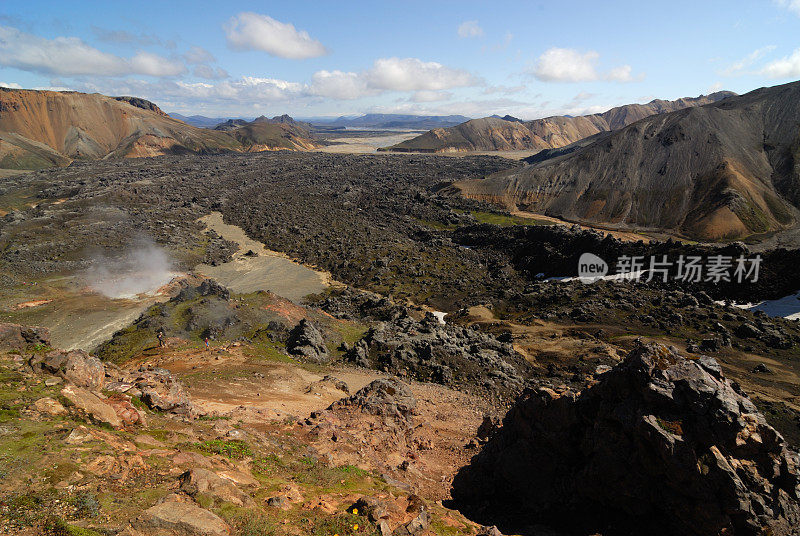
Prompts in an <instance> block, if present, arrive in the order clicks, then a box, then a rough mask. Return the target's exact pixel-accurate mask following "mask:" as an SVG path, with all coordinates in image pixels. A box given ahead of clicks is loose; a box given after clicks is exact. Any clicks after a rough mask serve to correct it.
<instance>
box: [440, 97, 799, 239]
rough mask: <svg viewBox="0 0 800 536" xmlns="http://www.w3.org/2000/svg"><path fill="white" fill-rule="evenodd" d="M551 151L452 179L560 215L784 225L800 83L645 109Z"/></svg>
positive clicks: (630, 221)
mask: <svg viewBox="0 0 800 536" xmlns="http://www.w3.org/2000/svg"><path fill="white" fill-rule="evenodd" d="M555 153H563V154H555V155H553V157H544V158H539V159H538V160H540V161H538V162H534V163H532V164H530V165H527V166H524V167H519V168H515V169H511V170H507V171H503V172H499V173H497V174H494V175H492V176H490V177H488V178H486V179H478V180H472V181H464V182H461V183H458V184H457V185H456V188H457V189H459V190H460V191H461V193H463V194H464V195H466V196H468V197H470V198H473V199H481V200H484V201H490V202H494V203H498V204H502V205H504V206H508V207H516V208H520V209H524V210H528V211H531V212H536V213H540V214H546V215H549V216H554V217H559V218H563V219H566V220H569V221H576V222H583V223H586V224H589V225H593V224H600V225H603V226H611V227H617V228H627V229H630V228H637V229H655V230H660V231H666V232H668V233H670V234H675V235H678V236H685V237H689V238H696V239H703V240H720V239H736V238H742V237H746V236H749V235H754V234H760V233H768V232H772V231H777V230H781V229H785V228H789V227H793V226H796V224H797V222H798V214H800V213H799V212H798V210H797V207H799V206H800V82H794V83H790V84H785V85H781V86H775V87H770V88H761V89H757V90H755V91H752V92H750V93H747V94H746V95H742V96H735V97H728V98H726V99H724V100H721V101H719V102H716V103H712V104H707V105H704V106H695V107H691V108H686V109H683V110H679V111H676V112H671V113H665V114H658V115H653V116H650V117H647V118H645V119H642V120H640V121H637V122H635V123H633V124H631V125H629V126H627V127H625V128H623V129H621V130H618V131H614V132H611V133H605V134H601V135H597V136H596V137H595V138H592V139H590V140H584V141H583V142H579V143H578V144H577V147H576V148H575V150H572V151H571V150H570V148H565V149H563V150H562V151H555ZM534 160H537V159H534Z"/></svg>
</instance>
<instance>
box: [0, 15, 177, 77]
mask: <svg viewBox="0 0 800 536" xmlns="http://www.w3.org/2000/svg"><path fill="white" fill-rule="evenodd" d="M0 65H3V66H6V67H14V68H17V69H21V70H23V71H31V72H37V73H45V74H57V75H63V76H82V75H94V76H122V75H128V74H143V75H149V76H176V75H179V74H182V73H183V72H185V70H186V69H185V67H184V66H183V64H182V63H180V62H177V61H173V60H169V59H167V58H164V57H162V56H158V55H156V54H151V53H148V52H139V53H138V54H136V55H135V56H134V57H132V58H130V59H126V58H121V57H119V56H115V55H113V54H107V53H105V52H101V51H100V50H97V49H96V48H94V47H91V46H89V45H87V44H86V43H84V42H83V41H81V40H80V39H78V38H77V37H56V38H55V39H46V38H44V37H38V36H35V35H31V34H28V33H25V32H22V31H20V30H18V29H16V28H11V27H8V26H0Z"/></svg>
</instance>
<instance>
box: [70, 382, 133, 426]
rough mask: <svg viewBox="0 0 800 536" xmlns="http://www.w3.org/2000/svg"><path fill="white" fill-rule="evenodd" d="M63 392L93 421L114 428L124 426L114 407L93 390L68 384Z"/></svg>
mask: <svg viewBox="0 0 800 536" xmlns="http://www.w3.org/2000/svg"><path fill="white" fill-rule="evenodd" d="M61 394H62V395H64V396H65V397H66V398H67V399H68V400H69V401H70V402H72V404H73V405H74V406H75V407H76V408H77V409H78V410H80V411H81V412H82V413H84V414H85V415H86V416H87V417H89V418H90V419H92V420H93V421H95V422H100V423H106V424H110V425H111V426H113V427H114V428H121V427H122V420H121V419H120V418H119V416H118V415H117V413H116V411H114V408H112V407H111V406H109V405H108V404H106V403H105V401H103V399H101V398H100V397H99V396H97V395H96V394H94V393H92V392H91V391H89V390H87V389H84V388H82V387H78V386H76V385H67V386H66V387H64V388H63V389H62V390H61Z"/></svg>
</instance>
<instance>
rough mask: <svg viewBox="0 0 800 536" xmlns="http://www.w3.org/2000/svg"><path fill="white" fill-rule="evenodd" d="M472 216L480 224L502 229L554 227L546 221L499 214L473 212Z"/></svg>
mask: <svg viewBox="0 0 800 536" xmlns="http://www.w3.org/2000/svg"><path fill="white" fill-rule="evenodd" d="M471 214H472V216H473V217H474V218H475V219H476V220H478V222H479V223H490V224H492V225H499V226H500V227H512V226H514V225H552V223H551V222H549V221H546V220H537V219H536V218H524V217H522V216H512V215H511V214H499V213H497V212H482V211H478V210H473V211H472V212H471Z"/></svg>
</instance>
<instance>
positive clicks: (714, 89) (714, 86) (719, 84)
mask: <svg viewBox="0 0 800 536" xmlns="http://www.w3.org/2000/svg"><path fill="white" fill-rule="evenodd" d="M723 87H725V86H723V85H722V82H714V83H713V84H711V85H710V86H708V93H716V92H717V91H720V90H721V89H722V88H723Z"/></svg>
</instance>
